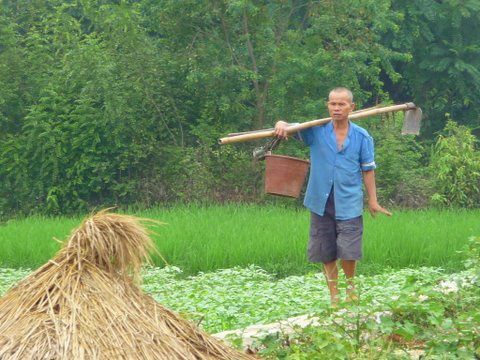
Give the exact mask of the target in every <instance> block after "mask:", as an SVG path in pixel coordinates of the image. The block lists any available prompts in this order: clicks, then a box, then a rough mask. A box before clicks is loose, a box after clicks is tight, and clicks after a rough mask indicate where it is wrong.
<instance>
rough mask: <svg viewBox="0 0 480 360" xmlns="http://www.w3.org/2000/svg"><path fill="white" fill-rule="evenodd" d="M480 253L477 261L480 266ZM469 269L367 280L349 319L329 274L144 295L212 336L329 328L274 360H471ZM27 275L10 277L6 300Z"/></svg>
mask: <svg viewBox="0 0 480 360" xmlns="http://www.w3.org/2000/svg"><path fill="white" fill-rule="evenodd" d="M476 241H477V243H478V240H476ZM472 243H473V240H472ZM476 246H477V250H476V253H475V251H473V250H472V251H470V253H472V254H476V255H477V256H478V253H479V252H478V246H479V245H476ZM470 266H471V267H470V268H469V269H467V270H462V271H460V272H458V273H455V274H447V273H445V272H444V271H443V270H442V269H438V268H417V269H402V270H399V271H390V272H385V273H382V274H378V275H374V276H359V277H358V282H357V288H358V292H359V294H360V302H359V303H355V304H351V305H348V306H345V308H341V309H331V308H330V307H329V302H328V293H327V291H326V288H325V286H324V282H323V281H324V280H323V278H322V276H321V274H318V273H311V274H307V275H303V276H289V277H285V278H283V279H276V278H275V277H274V276H273V275H272V274H269V273H267V272H265V271H264V270H262V269H260V268H258V267H254V266H251V267H248V268H233V269H226V270H219V271H216V272H212V273H202V274H198V275H196V276H191V277H187V278H185V277H182V276H179V275H181V269H179V268H176V267H167V268H163V269H159V268H151V267H150V268H145V269H144V284H143V289H144V290H145V291H146V292H147V293H149V294H151V295H152V296H153V297H154V298H155V299H156V300H157V301H159V302H160V303H162V304H163V305H165V306H167V307H170V308H172V309H174V310H176V311H178V312H180V313H181V314H182V315H183V316H185V317H187V318H189V319H191V320H192V321H194V322H196V323H198V324H200V325H201V326H202V327H203V328H204V329H205V330H207V331H208V332H210V333H216V332H220V331H223V330H229V329H237V328H243V327H246V326H248V325H251V324H256V323H270V322H273V321H276V320H281V319H285V318H287V317H291V316H296V315H300V314H302V315H303V314H312V316H313V315H315V316H319V317H320V318H321V319H322V322H323V324H324V325H323V326H321V327H317V328H307V329H298V332H297V333H296V334H294V335H293V336H289V337H282V336H281V335H279V336H272V337H270V338H266V339H262V340H259V341H258V343H257V345H256V346H257V347H258V349H259V350H260V354H261V355H262V356H264V357H266V358H271V359H278V358H290V359H312V358H315V359H327V358H329V359H331V358H332V357H331V356H332V355H331V354H332V352H336V354H337V355H338V357H337V358H339V359H344V358H368V359H372V358H375V359H387V358H388V359H401V358H409V356H410V353H409V351H412V350H418V351H420V353H421V354H424V355H428V356H427V358H431V359H448V358H465V359H467V358H468V359H471V358H472V357H473V354H474V353H475V352H478V348H479V347H480V316H479V314H478V304H479V299H480V276H479V275H480V271H479V269H478V259H477V262H473V261H472V262H470ZM25 272H26V270H18V269H17V270H6V269H3V270H2V271H1V272H0V294H2V293H3V292H5V290H6V288H7V287H8V286H10V285H11V284H13V283H14V282H15V281H16V280H17V279H19V278H21V277H22V276H24V275H25ZM237 343H238V342H237ZM329 356H330V357H329Z"/></svg>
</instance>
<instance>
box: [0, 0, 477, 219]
mask: <svg viewBox="0 0 480 360" xmlns="http://www.w3.org/2000/svg"><path fill="white" fill-rule="evenodd" d="M479 18H480V2H479V1H478V0H466V1H458V0H448V1H442V2H438V1H433V0H425V1H415V2H412V1H406V0H399V1H388V0H355V1H354V0H340V1H303V0H292V1H277V0H272V1H266V0H265V1H251V0H242V1H239V0H208V1H197V0H187V1H176V0H155V1H153V0H137V1H133V0H131V1H128V0H70V1H64V0H62V1H60V0H35V1H30V0H15V1H11V0H4V1H2V2H1V5H0V216H1V217H3V218H11V217H12V216H15V215H18V214H32V213H42V214H67V213H79V212H85V211H87V210H90V209H92V208H94V207H103V206H109V205H120V206H123V207H126V206H138V207H141V208H145V207H151V206H153V205H156V204H166V203H172V202H226V201H237V202H238V201H242V202H243V201H248V202H271V201H273V200H271V199H268V198H265V197H264V196H263V195H262V168H261V165H258V164H253V163H252V161H251V156H250V153H251V150H252V148H253V146H255V145H258V144H252V143H248V144H241V145H235V146H223V147H220V146H218V145H217V139H218V138H219V137H221V136H222V135H225V134H227V133H229V132H236V131H246V130H252V129H259V128H265V127H269V126H272V125H273V124H274V122H275V121H276V120H277V119H280V118H281V119H287V120H288V121H295V122H297V121H305V120H311V119H314V118H319V117H322V116H324V115H325V113H326V112H325V97H326V95H327V93H328V90H329V89H330V88H332V87H334V86H339V85H343V86H348V87H350V88H352V90H353V91H354V93H355V96H356V102H357V104H358V106H359V107H368V106H371V105H375V104H377V103H389V102H404V101H414V102H415V103H417V104H419V105H420V106H421V107H422V108H423V110H424V114H425V120H424V124H423V126H422V133H421V136H420V137H419V138H412V137H408V138H401V137H400V136H399V135H398V133H399V128H400V125H401V120H400V119H399V117H387V118H384V119H371V120H369V121H362V124H363V125H364V126H365V127H366V128H367V129H368V130H370V131H371V133H372V134H373V135H374V136H375V139H376V146H377V163H378V165H379V171H378V187H379V193H380V197H381V200H382V202H383V203H384V204H385V205H387V206H406V207H425V206H429V205H432V204H434V205H440V206H457V207H478V205H479V203H480V195H479V193H480V192H479V179H480V160H479V151H478V149H477V148H476V141H477V138H476V136H478V133H479V126H480V117H479V112H480V97H479V96H477V94H478V93H479V90H480V72H479V70H478V69H479V68H480V56H479V54H480V38H479V37H478V36H477V34H478V33H479V30H480V29H479V27H480V25H479V24H480V21H479ZM449 119H450V120H449ZM447 121H449V122H447ZM280 151H281V152H287V153H289V154H291V155H299V156H307V153H306V149H304V148H303V147H302V146H300V145H299V144H298V143H295V142H292V141H290V142H289V143H288V144H287V145H282V147H281V150H280ZM294 204H297V205H298V202H297V203H294Z"/></svg>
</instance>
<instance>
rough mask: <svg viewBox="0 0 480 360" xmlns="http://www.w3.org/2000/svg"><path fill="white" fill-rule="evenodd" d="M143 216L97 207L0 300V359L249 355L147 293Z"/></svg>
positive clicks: (147, 246)
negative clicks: (142, 271)
mask: <svg viewBox="0 0 480 360" xmlns="http://www.w3.org/2000/svg"><path fill="white" fill-rule="evenodd" d="M152 250H154V245H153V242H152V240H151V239H150V237H149V235H148V232H147V230H146V229H145V227H144V226H143V225H142V221H141V219H138V218H135V217H132V216H126V215H118V214H112V213H108V212H106V211H103V212H100V213H98V214H96V215H94V216H92V217H90V218H87V219H86V220H84V221H83V223H82V224H81V225H80V227H79V228H78V229H76V230H74V231H73V232H72V233H71V235H70V237H69V239H68V242H67V243H66V244H65V246H63V248H62V249H61V250H60V251H59V252H58V253H57V254H56V256H55V257H54V258H53V259H52V260H50V261H49V262H47V263H46V264H45V265H43V266H42V267H41V268H39V269H38V270H37V271H35V272H34V273H32V274H31V275H30V276H28V277H27V278H25V279H24V280H23V281H21V282H20V283H19V284H18V285H17V286H15V287H14V288H12V289H11V290H10V291H9V292H8V293H7V294H6V295H5V296H4V297H3V298H1V299H0V359H2V360H7V359H8V360H10V359H22V360H25V359H76V360H77V359H78V360H81V359H89V360H91V359H92V360H93V359H108V360H113V359H129V360H134V359H169V360H170V359H252V357H251V356H248V355H246V354H243V353H241V352H238V351H236V350H233V349H231V348H230V347H228V346H227V345H226V344H224V343H222V342H220V341H219V340H217V339H215V338H213V337H211V336H210V335H208V334H207V333H205V332H203V331H202V330H200V329H198V328H197V327H196V326H195V325H193V324H192V323H190V322H188V321H186V320H184V319H182V318H181V317H179V316H178V315H177V314H175V313H174V312H172V311H171V310H169V309H167V308H165V307H163V306H162V305H160V304H158V303H157V302H155V301H154V300H153V299H152V298H151V297H150V296H148V295H146V294H144V293H143V292H142V291H141V289H140V287H139V286H138V284H139V279H140V268H141V265H142V262H143V261H144V260H146V259H148V253H149V252H150V251H152Z"/></svg>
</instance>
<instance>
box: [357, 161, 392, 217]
mask: <svg viewBox="0 0 480 360" xmlns="http://www.w3.org/2000/svg"><path fill="white" fill-rule="evenodd" d="M363 182H364V183H365V188H366V189H367V195H368V210H369V211H370V213H371V214H372V216H373V217H375V215H376V214H377V212H381V213H383V214H385V215H388V216H392V213H391V212H390V211H388V210H387V209H385V208H383V207H381V206H380V205H379V204H378V201H377V187H376V185H375V170H368V171H364V172H363Z"/></svg>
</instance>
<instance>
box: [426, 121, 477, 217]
mask: <svg viewBox="0 0 480 360" xmlns="http://www.w3.org/2000/svg"><path fill="white" fill-rule="evenodd" d="M444 133H445V135H440V136H439V137H438V140H437V142H436V144H435V147H434V150H433V155H432V160H431V169H432V172H433V173H434V174H435V175H436V181H435V185H436V186H435V187H436V192H435V194H433V196H432V201H433V203H434V204H436V205H440V206H457V207H468V208H472V207H478V206H479V205H480V153H479V152H478V150H477V149H476V142H477V141H476V138H475V136H473V135H472V133H471V131H470V130H469V129H468V128H467V127H465V126H459V125H458V124H456V123H455V122H454V121H452V120H449V121H448V122H447V125H446V126H445V129H444Z"/></svg>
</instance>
